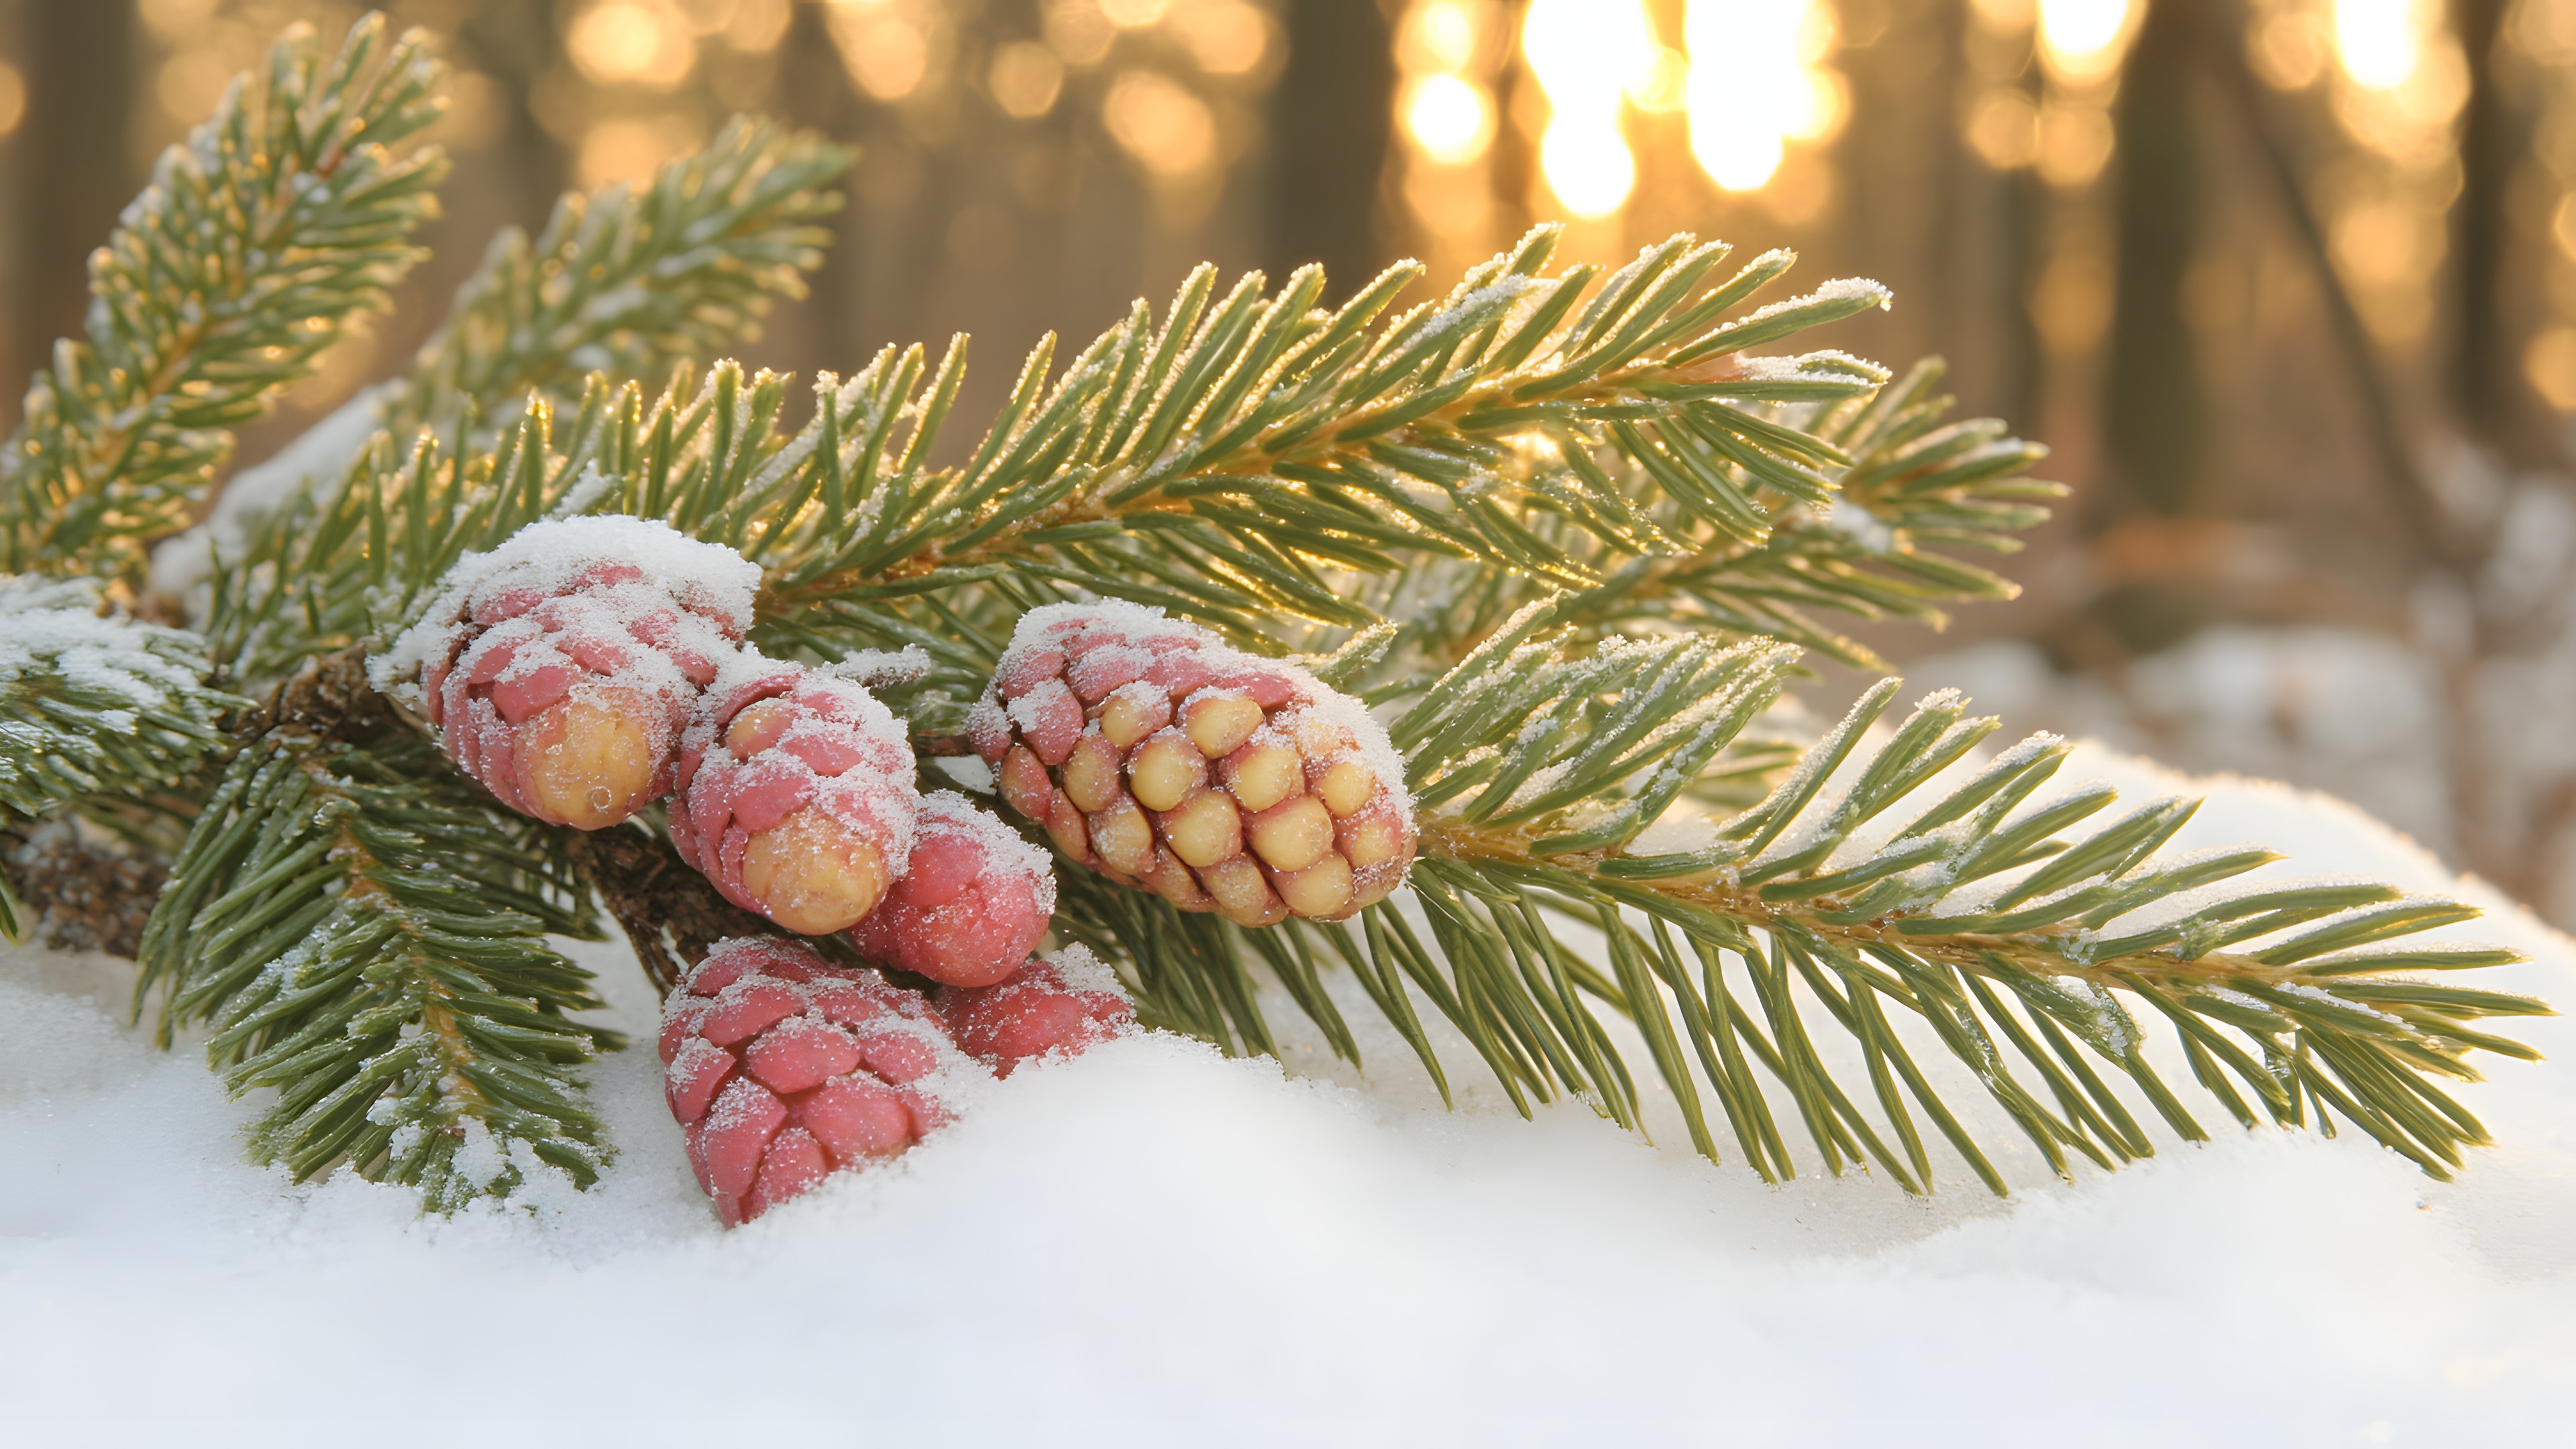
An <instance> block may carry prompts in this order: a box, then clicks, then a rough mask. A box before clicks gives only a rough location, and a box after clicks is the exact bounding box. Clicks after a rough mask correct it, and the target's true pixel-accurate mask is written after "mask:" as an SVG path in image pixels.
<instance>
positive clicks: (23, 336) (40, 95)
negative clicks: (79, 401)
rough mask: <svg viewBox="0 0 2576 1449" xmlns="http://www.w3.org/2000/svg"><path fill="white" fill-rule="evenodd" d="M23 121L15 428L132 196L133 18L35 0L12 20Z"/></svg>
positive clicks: (78, 0)
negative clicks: (30, 383) (23, 88)
mask: <svg viewBox="0 0 2576 1449" xmlns="http://www.w3.org/2000/svg"><path fill="white" fill-rule="evenodd" d="M18 25H19V36H20V39H21V42H22V44H23V46H24V49H23V50H22V51H21V53H20V57H19V64H20V68H21V70H22V71H23V72H24V74H25V76H26V80H27V111H26V121H25V123H24V124H23V126H22V127H21V129H20V130H19V132H18V134H17V136H16V137H15V138H14V142H15V145H16V147H17V152H18V158H17V159H18V194H17V195H16V196H15V197H14V198H12V201H13V205H12V206H11V208H10V212H11V215H10V218H9V221H8V225H9V226H10V227H11V228H12V229H13V231H14V232H15V233H16V235H15V236H14V237H13V238H12V241H13V243H14V245H13V247H12V250H13V251H14V253H15V258H14V261H15V269H14V275H13V276H12V277H11V278H10V286H9V298H8V306H9V313H10V327H9V335H8V349H9V351H8V356H7V357H6V358H5V359H0V365H5V366H6V367H7V369H8V371H7V372H6V374H5V375H0V392H5V394H6V397H5V401H0V411H5V414H6V418H7V421H8V424H9V425H10V426H15V425H16V421H17V417H18V411H19V405H20V399H21V398H22V397H23V396H24V394H25V391H26V380H27V379H28V378H29V377H30V376H32V375H33V374H34V373H35V372H36V371H37V370H38V369H40V368H42V367H44V366H45V365H46V364H47V363H48V362H49V361H50V360H51V358H52V356H53V349H54V339H55V338H57V337H68V336H72V335H74V334H76V333H78V332H79V331H80V330H81V319H82V314H83V313H84V312H85V311H86V310H87V308H88V306H89V286H88V275H89V254H90V251H91V249H92V248H94V247H96V246H98V245H99V244H100V243H101V242H104V241H106V240H107V234H108V232H109V231H111V230H112V229H114V227H115V226H116V216H117V213H118V212H119V211H120V210H122V209H123V208H124V206H125V203H126V201H127V199H128V198H130V197H131V196H132V195H133V194H134V192H135V191H136V190H137V189H139V188H138V186H137V181H138V178H137V176H136V174H135V169H134V165H133V159H132V158H131V157H130V156H128V155H127V154H126V153H127V149H128V147H129V144H130V142H129V136H130V135H131V132H130V130H129V115H130V113H131V112H132V110H133V106H134V82H133V78H132V74H131V72H132V70H133V65H134V11H133V7H132V6H131V5H129V4H127V3H125V0H36V3H33V4H29V5H26V6H24V7H22V8H21V9H20V12H19V20H18Z"/></svg>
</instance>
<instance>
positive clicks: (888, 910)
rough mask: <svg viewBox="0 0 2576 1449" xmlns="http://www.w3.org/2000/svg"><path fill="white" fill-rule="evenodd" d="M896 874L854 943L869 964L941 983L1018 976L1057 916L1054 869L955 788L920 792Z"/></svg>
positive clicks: (856, 930) (855, 930) (853, 932)
mask: <svg viewBox="0 0 2576 1449" xmlns="http://www.w3.org/2000/svg"><path fill="white" fill-rule="evenodd" d="M914 819H915V824H914V830H913V837H912V856H911V858H910V860H909V861H907V862H906V863H905V866H904V872H903V876H902V878H901V879H900V880H897V881H896V882H895V883H894V884H893V886H892V887H890V888H889V889H888V890H887V891H886V895H885V899H884V900H882V901H880V902H878V904H877V908H876V909H875V910H873V911H870V912H869V913H868V915H867V918H866V919H865V920H862V921H860V922H859V923H858V924H857V925H856V926H853V927H851V928H850V933H849V934H850V940H851V943H852V944H854V945H855V946H857V947H858V951H859V954H860V955H862V956H865V957H867V958H868V959H869V960H871V961H879V962H883V963H884V964H886V965H888V966H893V967H897V968H899V969H902V970H905V971H911V972H915V973H917V974H919V975H923V976H927V977H929V978H930V979H931V980H933V981H937V982H940V983H942V984H944V985H948V986H990V985H992V984H993V983H995V982H997V981H1000V980H1002V979H1003V978H1004V977H1006V976H1009V975H1010V974H1011V973H1012V972H1014V971H1016V970H1018V969H1019V968H1020V965H1021V963H1022V962H1024V961H1026V960H1027V959H1028V956H1029V952H1030V951H1031V950H1033V949H1035V948H1036V946H1037V944H1038V938H1039V937H1041V936H1044V935H1045V934H1046V929H1047V920H1048V918H1049V917H1050V916H1052V915H1053V914H1054V912H1055V869H1054V866H1053V864H1052V863H1051V862H1050V861H1049V860H1048V858H1047V853H1046V851H1045V850H1043V849H1041V848H1040V847H1038V846H1035V845H1031V844H1030V843H1029V842H1027V841H1026V840H1023V839H1021V838H1020V836H1019V834H1018V833H1017V832H1016V831H1014V830H1012V829H1011V827H1009V826H1008V825H1005V824H1003V823H1002V822H1001V821H1000V820H998V819H996V818H995V817H994V816H992V815H991V814H988V813H987V812H985V811H983V810H980V809H977V808H976V807H975V806H974V805H973V804H972V803H971V802H969V801H968V800H967V799H966V797H965V796H963V795H960V794H958V793H957V792H956V791H954V790H940V791H937V792H934V793H932V794H930V795H927V796H924V797H923V798H922V801H921V806H920V809H919V811H918V812H917V813H916V815H915V817H914Z"/></svg>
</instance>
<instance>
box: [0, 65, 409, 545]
mask: <svg viewBox="0 0 2576 1449" xmlns="http://www.w3.org/2000/svg"><path fill="white" fill-rule="evenodd" d="M437 75H438V67H437V65H436V63H435V62H433V61H432V60H431V59H430V58H429V55H428V53H427V51H426V50H425V49H424V42H423V40H422V38H421V37H420V36H419V35H417V34H410V35H405V36H402V37H400V38H398V39H396V38H389V37H388V36H387V35H386V34H385V24H384V20H383V18H382V17H381V16H369V17H368V18H366V19H364V20H362V21H360V22H359V23H358V24H356V25H355V26H352V27H351V28H350V30H349V34H348V37H347V39H346V40H345V41H344V42H343V43H342V45H341V47H340V49H339V51H338V52H337V53H335V54H325V53H324V52H323V51H322V50H321V49H320V47H319V46H318V44H317V43H316V41H315V39H314V36H313V32H312V29H311V27H309V26H297V27H295V28H293V29H290V30H289V31H288V32H287V33H286V35H285V36H284V38H282V39H280V40H279V41H278V43H277V45H276V48H275V49H273V50H272V51H270V53H269V57H268V62H267V65H266V66H265V68H264V69H263V70H262V71H260V72H256V73H253V74H250V75H245V76H243V77H241V78H240V79H238V80H236V81H235V82H234V85H233V88H232V89H231V90H229V91H227V92H226V93H225V96H224V100H223V103H222V105H221V106H219V107H218V108H217V110H216V112H215V116H214V118H213V119H212V120H209V121H207V122H206V123H205V124H203V125H201V126H199V127H197V128H196V130H194V131H192V132H190V133H189V136H188V140H187V141H186V142H185V143H184V144H182V145H178V146H173V147H171V148H170V149H169V150H168V151H167V152H165V153H163V155H162V157H161V160H160V163H159V164H158V165H157V166H156V167H155V168H154V171H153V179H152V185H151V186H150V187H149V188H148V189H147V190H145V192H144V193H143V195H142V196H140V197H138V198H137V199H136V200H135V202H134V204H133V205H132V206H130V207H128V208H127V210H126V213H125V218H124V222H123V224H122V225H121V226H119V227H118V228H117V231H116V234H115V235H114V236H112V237H110V238H109V240H108V244H107V245H106V246H105V247H104V248H102V249H101V250H100V251H99V252H98V253H97V255H96V257H95V258H94V259H93V260H92V261H91V264H90V299H91V300H90V310H89V323H88V339H87V340H86V341H85V342H71V341H66V342H64V343H63V344H61V345H60V346H59V347H58V348H57V349H56V351H55V361H54V365H53V367H52V368H50V369H49V370H47V371H44V372H40V373H38V374H37V375H36V380H35V385H34V386H33V388H32V389H31V390H30V391H29V393H28V395H27V415H26V418H25V420H24V421H23V422H22V423H21V424H20V426H19V430H18V433H17V436H16V437H14V438H13V439H11V441H10V444H9V447H8V451H7V452H6V454H5V455H0V569H6V570H8V571H12V572H28V571H33V570H43V571H47V572H63V571H67V570H79V571H82V572H89V573H97V574H102V575H107V574H114V573H118V572H121V571H124V570H127V569H130V568H132V567H133V566H135V565H136V564H137V563H139V561H140V559H141V548H142V545H143V544H144V543H146V542H148V541H149V540H151V539H153V538H156V537H159V536H161V535H163V534H167V533H170V532H173V531H175V530H176V529H178V528H179V527H180V526H182V525H184V524H185V523H186V522H187V521H188V516H189V511H190V509H191V507H192V506H193V505H194V504H195V503H197V502H198V501H199V500H200V499H202V498H203V497H204V495H205V493H206V491H207V489H208V488H209V487H211V486H212V484H213V482H214V476H215V470H216V469H217V468H218V467H220V466H221V465H222V464H223V462H224V460H225V459H226V457H228V456H229V455H230V453H231V451H232V431H231V430H232V429H234V428H236V427H238V426H240V425H241V424H243V423H245V422H248V421H250V420H252V419H254V418H256V417H258V416H260V414H261V413H262V412H263V411H265V410H266V408H267V407H268V405H269V402H270V400H271V399H273V398H274V397H275V396H276V394H277V393H278V392H279V391H280V390H282V389H283V388H285V387H286V386H288V385H289V384H291V383H293V382H295V381H296V380H297V379H299V378H302V377H304V376H306V375H308V374H309V373H310V372H311V371H312V369H313V362H314V359H315V358H316V357H317V356H319V355H320V354H321V353H322V352H323V351H324V350H325V349H326V348H328V347H329V346H330V345H331V344H332V343H334V342H336V341H338V340H339V339H340V337H341V336H343V335H344V334H345V331H346V329H347V326H348V324H349V323H350V321H351V320H352V319H353V318H355V317H357V316H359V315H360V314H363V313H368V312H377V311H382V310H383V309H384V307H385V305H386V302H387V296H388V293H389V292H390V290H391V289H392V287H393V285H394V283H395V282H397V281H399V280H400V279H401V277H402V276H403V274H404V273H405V272H406V271H408V270H409V269H410V267H411V265H412V263H413V262H415V261H417V260H418V259H419V258H420V256H421V253H420V251H419V250H418V249H416V248H414V247H412V246H411V245H409V244H408V242H407V240H406V239H407V238H408V237H409V236H410V234H411V232H412V230H413V229H414V228H415V227H416V226H418V225H419V223H420V222H421V221H423V220H425V219H426V218H428V217H429V216H430V215H432V214H433V213H434V211H435V207H436V202H435V198H433V197H432V195H431V194H430V188H431V187H433V186H434V185H436V184H437V181H438V178H439V177H440V176H441V175H442V174H444V172H445V162H444V160H443V159H442V158H441V157H440V155H439V154H438V152H437V151H436V150H435V149H434V148H426V149H417V150H411V151H403V150H400V149H397V148H400V147H401V146H402V145H403V143H404V142H405V141H406V140H407V139H409V138H410V137H412V136H413V135H414V134H416V133H417V132H418V131H419V130H420V129H421V128H422V127H424V126H426V125H428V124H429V123H430V122H431V121H432V120H434V119H435V118H436V117H437V115H438V112H439V109H440V102H439V101H438V100H437V99H436V98H435V97H434V96H433V94H432V87H433V85H434V84H435V82H436V79H437Z"/></svg>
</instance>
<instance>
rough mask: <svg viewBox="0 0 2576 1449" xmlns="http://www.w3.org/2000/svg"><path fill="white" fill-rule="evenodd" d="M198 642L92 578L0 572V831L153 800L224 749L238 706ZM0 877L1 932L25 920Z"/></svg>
mask: <svg viewBox="0 0 2576 1449" xmlns="http://www.w3.org/2000/svg"><path fill="white" fill-rule="evenodd" d="M206 668H207V665H206V658H205V646H204V643H203V641H202V640H200V639H198V638H197V637H196V636H195V635H193V634H188V633H184V632H182V631H180V630H177V629H167V628H163V627H161V626H159V625H155V624H146V623H143V622H141V621H139V620H136V619H133V618H130V617H128V616H126V615H124V614H121V613H111V612H107V611H106V610H105V605H104V604H103V602H102V599H101V591H100V589H99V588H98V586H97V585H96V584H94V583H92V582H90V581H89V580H85V579H76V580H48V579H43V578H38V577H33V576H25V575H21V576H15V577H12V576H7V575H0V826H16V825H19V824H21V823H24V822H32V821H35V820H39V819H41V818H43V817H45V816H48V815H51V814H53V813H54V812H56V811H58V810H61V809H62V808H64V807H65V806H68V805H71V804H74V803H76V802H80V801H84V800H97V801H101V802H112V801H139V800H148V799H149V798H151V797H152V796H153V795H154V794H155V793H156V792H158V791H160V790H163V789H165V788H167V787H169V786H171V785H174V784H176V783H177V782H179V781H180V780H182V779H184V778H186V777H187V776H189V775H190V774H192V773H193V772H194V771H195V770H196V769H197V768H198V766H199V765H200V764H201V763H202V762H203V761H204V760H205V759H206V757H207V756H208V755H210V754H213V753H215V752H216V751H217V750H218V749H219V748H220V747H221V746H222V744H223V742H224V735H223V732H222V728H221V721H222V718H223V716H224V715H225V714H226V712H227V711H229V710H230V709H232V708H233V707H234V706H236V705H238V704H239V703H240V701H238V700H236V699H234V698H232V697H231V696H229V695H227V694H225V693H223V692H222V691H220V690H216V689H211V688H209V687H207V685H206V683H205V675H206ZM23 914H24V912H23V910H22V907H21V903H20V902H19V900H18V898H17V897H16V896H15V895H14V894H13V893H12V891H11V888H10V885H9V882H8V880H7V877H6V873H5V872H0V936H5V937H7V938H8V939H9V940H12V941H15V940H18V939H20V938H21V937H22V936H23V935H24V934H25V930H26V927H27V925H28V924H29V923H28V922H26V921H24V920H23V919H22V917H23Z"/></svg>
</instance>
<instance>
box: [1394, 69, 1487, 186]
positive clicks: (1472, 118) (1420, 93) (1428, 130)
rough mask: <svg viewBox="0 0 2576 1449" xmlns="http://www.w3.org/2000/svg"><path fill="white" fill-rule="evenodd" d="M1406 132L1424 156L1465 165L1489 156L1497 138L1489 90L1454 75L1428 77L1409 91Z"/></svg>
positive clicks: (1405, 121) (1438, 160)
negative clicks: (1487, 150) (1488, 152)
mask: <svg viewBox="0 0 2576 1449" xmlns="http://www.w3.org/2000/svg"><path fill="white" fill-rule="evenodd" d="M1408 92H1409V93H1408V94H1407V96H1406V98H1405V102H1404V129H1405V131H1406V133H1407V134H1409V135H1411V136H1412V137H1413V141H1414V144H1415V145H1417V146H1420V147H1421V148H1422V152H1423V154H1424V155H1426V156H1429V157H1430V158H1431V159H1432V160H1434V161H1437V162H1440V163H1441V164H1443V165H1447V166H1461V165H1464V164H1466V163H1467V162H1470V161H1473V160H1475V159H1476V158H1477V157H1479V156H1482V155H1484V154H1485V148H1486V147H1487V146H1488V145H1490V144H1492V142H1493V139H1494V108H1493V105H1492V103H1491V102H1489V101H1487V100H1486V99H1485V88H1484V87H1483V86H1480V85H1477V84H1476V83H1475V82H1473V81H1470V80H1467V79H1465V78H1463V77H1460V76H1454V75H1427V76H1424V77H1422V78H1421V79H1419V80H1417V81H1414V82H1413V83H1412V84H1411V86H1410V87H1409V88H1408Z"/></svg>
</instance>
